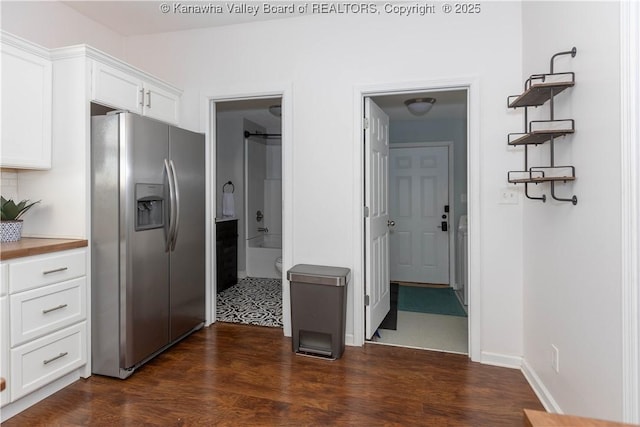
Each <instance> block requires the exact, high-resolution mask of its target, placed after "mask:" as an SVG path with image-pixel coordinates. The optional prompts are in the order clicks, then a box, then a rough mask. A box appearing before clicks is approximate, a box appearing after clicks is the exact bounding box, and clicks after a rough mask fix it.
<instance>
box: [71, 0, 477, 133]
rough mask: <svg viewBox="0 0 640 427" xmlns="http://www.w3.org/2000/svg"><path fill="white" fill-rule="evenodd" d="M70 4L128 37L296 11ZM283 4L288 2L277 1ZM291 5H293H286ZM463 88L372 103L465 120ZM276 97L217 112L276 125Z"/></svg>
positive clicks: (403, 116)
mask: <svg viewBox="0 0 640 427" xmlns="http://www.w3.org/2000/svg"><path fill="white" fill-rule="evenodd" d="M64 3H65V4H66V5H67V6H69V7H71V8H73V9H75V10H76V11H78V12H79V13H81V14H82V15H85V16H87V17H89V18H90V19H92V20H94V21H96V22H99V23H101V24H103V25H104V26H106V27H108V28H110V29H112V30H113V31H115V32H117V33H119V34H121V35H124V36H135V35H141V34H154V33H163V32H171V31H182V30H190V29H197V28H207V27H218V26H224V25H233V24H241V23H250V22H256V21H265V20H273V19H283V18H290V17H295V16H300V15H298V14H264V13H258V14H256V15H255V16H253V15H252V14H251V13H238V12H234V13H230V12H229V10H228V9H227V5H236V6H241V5H245V6H246V5H249V6H261V5H262V4H263V2H261V1H254V0H245V1H243V2H221V1H211V2H209V1H185V2H178V1H173V0H171V1H169V0H167V1H166V2H165V1H155V0H149V1H65V2H64ZM274 4H284V2H277V3H276V2H274ZM287 4H291V3H287ZM162 5H168V7H169V9H170V10H169V12H167V13H163V12H162V10H161V6H162ZM174 5H199V6H203V7H208V6H209V5H219V6H222V7H223V12H222V13H179V12H178V11H177V10H174V9H173V7H174ZM466 96H467V94H466V91H465V90H443V91H434V92H425V93H412V94H400V95H398V94H394V95H383V96H382V95H381V96H375V97H373V99H374V101H375V102H376V103H377V104H378V105H379V106H380V107H381V108H382V109H383V110H384V111H385V112H386V113H387V114H388V115H389V118H390V119H391V120H424V119H451V118H455V119H466V114H467V100H466ZM417 97H432V98H436V103H435V104H434V106H433V108H432V109H431V111H429V113H427V114H426V115H425V116H414V115H412V114H411V113H409V111H408V110H407V108H406V107H405V105H404V101H405V100H407V99H410V98H417ZM272 101H273V100H259V99H256V100H245V101H240V102H238V103H235V104H234V103H233V102H225V103H223V104H220V105H219V111H231V110H233V109H235V110H236V111H237V110H238V109H240V110H244V111H247V112H249V114H250V115H251V116H252V118H251V117H247V118H249V119H250V120H253V121H255V122H257V123H259V124H263V123H264V124H263V126H265V127H267V128H271V127H272V126H278V123H277V122H276V120H278V119H275V118H274V117H273V115H271V114H269V112H268V110H267V107H268V106H269V105H271V104H273V102H272Z"/></svg>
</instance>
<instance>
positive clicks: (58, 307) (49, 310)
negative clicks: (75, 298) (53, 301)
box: [42, 304, 68, 314]
mask: <svg viewBox="0 0 640 427" xmlns="http://www.w3.org/2000/svg"><path fill="white" fill-rule="evenodd" d="M67 305H68V304H60V305H59V306H57V307H53V308H48V309H46V310H42V314H47V313H51V312H52V311H56V310H60V309H61V308H65V307H66V306H67Z"/></svg>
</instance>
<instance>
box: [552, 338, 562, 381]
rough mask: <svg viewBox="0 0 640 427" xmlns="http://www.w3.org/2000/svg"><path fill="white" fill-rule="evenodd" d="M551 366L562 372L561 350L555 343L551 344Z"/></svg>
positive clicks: (557, 371)
mask: <svg viewBox="0 0 640 427" xmlns="http://www.w3.org/2000/svg"><path fill="white" fill-rule="evenodd" d="M551 367H552V368H553V370H554V371H556V373H557V374H559V373H560V351H559V350H558V347H556V346H555V345H553V344H551Z"/></svg>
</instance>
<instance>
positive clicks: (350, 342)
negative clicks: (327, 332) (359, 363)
mask: <svg viewBox="0 0 640 427" xmlns="http://www.w3.org/2000/svg"><path fill="white" fill-rule="evenodd" d="M344 344H345V345H351V346H355V345H356V344H355V341H354V340H353V334H345V336H344ZM358 347H360V346H358Z"/></svg>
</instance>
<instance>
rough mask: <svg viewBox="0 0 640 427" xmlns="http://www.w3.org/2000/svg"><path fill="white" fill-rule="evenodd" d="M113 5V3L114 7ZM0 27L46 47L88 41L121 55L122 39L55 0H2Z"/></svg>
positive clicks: (96, 46) (106, 50) (118, 55)
mask: <svg viewBox="0 0 640 427" xmlns="http://www.w3.org/2000/svg"><path fill="white" fill-rule="evenodd" d="M115 7H117V6H115ZM0 16H1V18H0V20H1V24H2V29H3V30H5V31H8V32H10V33H12V34H15V35H17V36H20V37H22V38H24V39H27V40H29V41H31V42H34V43H37V44H39V45H42V46H44V47H47V48H50V49H51V48H56V47H65V46H72V45H76V44H88V45H91V46H93V47H95V48H97V49H100V50H102V51H104V52H107V53H109V54H111V55H113V56H116V57H118V58H122V55H123V52H124V50H123V49H124V40H125V38H124V37H123V36H121V35H119V34H117V33H116V32H114V31H112V30H110V29H109V28H107V27H105V26H104V25H102V24H98V23H97V22H95V21H93V20H91V19H89V18H87V17H86V16H84V15H81V14H80V13H78V12H76V11H75V10H73V9H71V8H70V7H68V6H66V5H64V4H63V3H61V2H57V1H3V2H2V14H1V15H0Z"/></svg>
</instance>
